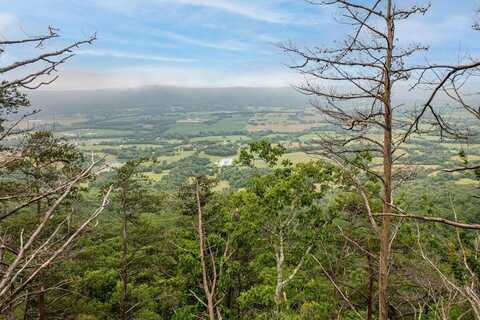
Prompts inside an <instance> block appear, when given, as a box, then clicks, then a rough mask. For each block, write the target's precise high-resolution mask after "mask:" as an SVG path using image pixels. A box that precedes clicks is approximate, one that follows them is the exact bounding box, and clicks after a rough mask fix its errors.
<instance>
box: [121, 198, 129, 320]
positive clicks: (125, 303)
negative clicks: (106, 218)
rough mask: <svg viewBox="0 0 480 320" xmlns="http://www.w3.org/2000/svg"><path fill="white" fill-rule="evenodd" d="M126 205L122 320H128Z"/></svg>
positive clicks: (125, 215)
mask: <svg viewBox="0 0 480 320" xmlns="http://www.w3.org/2000/svg"><path fill="white" fill-rule="evenodd" d="M126 211H127V210H126V208H125V204H124V205H123V230H122V245H123V252H122V282H123V293H122V302H121V313H122V314H121V316H122V320H127V319H128V215H127V212H126Z"/></svg>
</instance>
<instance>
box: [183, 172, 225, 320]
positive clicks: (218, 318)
mask: <svg viewBox="0 0 480 320" xmlns="http://www.w3.org/2000/svg"><path fill="white" fill-rule="evenodd" d="M205 179H207V178H205V177H195V182H194V183H195V186H194V188H195V204H196V209H197V225H196V227H197V235H198V244H199V256H200V266H201V272H202V289H203V292H204V294H205V297H206V299H207V301H206V302H205V301H203V299H201V298H200V297H198V296H197V295H196V294H195V293H194V292H193V291H192V294H193V295H194V296H195V298H196V299H197V300H198V301H199V302H200V303H201V304H202V305H204V306H205V307H206V308H207V311H208V317H209V319H210V320H222V314H221V312H220V309H219V304H220V302H221V301H222V299H223V297H222V296H221V295H220V290H219V286H220V281H221V279H222V276H223V273H224V269H225V263H226V262H227V261H228V259H230V256H231V255H232V252H233V251H232V249H231V248H230V245H229V239H228V238H227V239H226V242H225V245H224V248H223V254H221V256H218V252H216V251H217V250H218V249H217V248H212V246H211V245H209V243H208V240H207V239H208V237H207V233H206V228H205V225H204V223H205V217H204V214H203V206H204V204H205V198H204V193H205V188H209V183H210V182H209V181H208V180H205Z"/></svg>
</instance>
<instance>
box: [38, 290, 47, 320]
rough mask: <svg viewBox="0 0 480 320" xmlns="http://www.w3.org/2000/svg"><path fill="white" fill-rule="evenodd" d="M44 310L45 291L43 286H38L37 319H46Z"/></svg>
mask: <svg viewBox="0 0 480 320" xmlns="http://www.w3.org/2000/svg"><path fill="white" fill-rule="evenodd" d="M46 319H47V316H46V312H45V292H44V287H43V286H42V287H40V292H39V293H38V320H46Z"/></svg>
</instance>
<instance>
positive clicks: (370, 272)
mask: <svg viewBox="0 0 480 320" xmlns="http://www.w3.org/2000/svg"><path fill="white" fill-rule="evenodd" d="M367 259H368V301H367V320H373V294H374V290H373V284H374V282H375V276H374V274H373V265H372V257H370V255H367Z"/></svg>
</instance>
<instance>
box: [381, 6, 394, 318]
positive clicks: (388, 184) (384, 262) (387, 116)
mask: <svg viewBox="0 0 480 320" xmlns="http://www.w3.org/2000/svg"><path fill="white" fill-rule="evenodd" d="M386 20H387V41H386V42H387V50H386V59H385V68H384V76H383V78H384V79H383V81H384V84H383V89H384V96H383V106H384V107H383V109H384V124H383V126H384V129H383V181H384V190H383V212H384V213H391V210H392V163H393V161H392V105H391V95H392V93H391V88H392V84H391V82H390V79H391V68H392V56H393V39H394V25H393V18H392V1H391V0H388V1H387V19H386ZM390 225H391V218H390V217H389V216H384V217H383V221H382V230H381V233H380V263H379V270H378V274H379V277H378V300H379V312H380V315H379V319H380V320H387V319H388V272H389V270H388V269H389V260H390Z"/></svg>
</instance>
